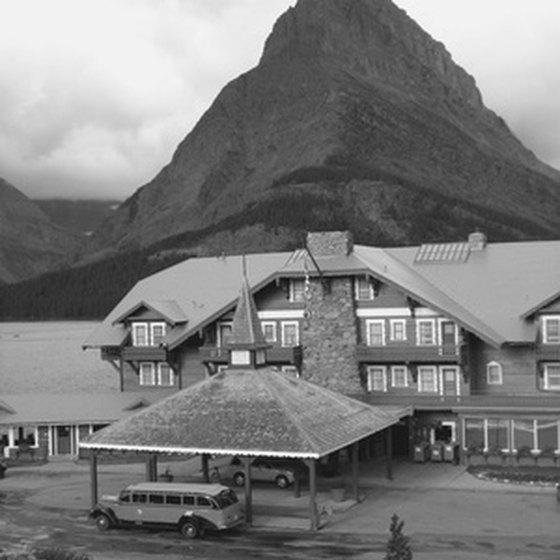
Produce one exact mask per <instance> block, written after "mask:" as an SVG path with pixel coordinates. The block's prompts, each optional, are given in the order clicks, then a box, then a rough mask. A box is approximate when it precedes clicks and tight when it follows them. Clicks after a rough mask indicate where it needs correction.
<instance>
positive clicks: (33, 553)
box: [0, 548, 91, 560]
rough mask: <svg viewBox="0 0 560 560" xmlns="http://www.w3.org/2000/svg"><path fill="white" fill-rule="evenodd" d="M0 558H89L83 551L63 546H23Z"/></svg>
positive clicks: (78, 559) (52, 559)
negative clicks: (21, 548)
mask: <svg viewBox="0 0 560 560" xmlns="http://www.w3.org/2000/svg"><path fill="white" fill-rule="evenodd" d="M0 560H91V558H90V556H89V555H88V554H86V553H85V552H79V551H75V550H65V549H63V548H31V549H28V548H24V549H23V550H19V551H12V552H7V553H1V554H0Z"/></svg>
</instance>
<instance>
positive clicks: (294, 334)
mask: <svg viewBox="0 0 560 560" xmlns="http://www.w3.org/2000/svg"><path fill="white" fill-rule="evenodd" d="M244 268H245V270H246V276H247V281H248V283H249V287H250V290H251V294H252V297H253V299H254V301H255V305H256V308H257V313H258V319H259V321H260V326H261V329H262V332H263V334H264V337H265V339H266V342H267V344H268V347H267V348H266V350H265V352H266V356H265V357H264V359H265V360H266V363H267V364H270V365H273V366H276V367H277V368H278V369H279V370H281V371H283V372H284V373H285V374H286V375H287V376H295V377H300V378H303V379H304V380H306V381H310V382H312V383H315V384H317V385H320V386H323V387H325V388H328V389H331V390H335V391H338V392H340V393H343V394H345V395H348V396H352V397H355V398H357V399H359V400H362V401H365V402H367V403H370V404H372V405H375V406H378V407H391V408H392V410H396V409H400V410H407V411H408V415H407V416H406V417H404V418H402V420H401V421H400V422H399V423H398V424H397V425H395V426H393V427H392V452H393V453H394V454H397V455H401V456H408V457H410V458H411V459H418V454H419V453H421V454H422V455H424V454H425V457H428V453H429V446H430V445H431V444H435V443H436V442H445V443H447V444H454V445H456V449H457V451H458V453H460V456H461V459H463V460H466V459H467V458H470V457H476V456H480V457H484V458H485V460H489V459H490V460H492V459H493V458H494V459H496V460H504V459H505V458H511V460H520V459H523V458H527V459H528V460H531V461H538V462H539V463H543V464H546V463H547V462H551V461H553V462H554V463H557V462H558V458H559V457H560V241H530V242H513V243H488V242H487V239H486V237H485V236H484V234H482V233H479V232H476V233H473V234H471V235H470V236H469V238H468V240H465V241H463V242H455V243H437V244H425V245H421V246H417V247H396V248H379V247H370V246H364V245H358V244H354V243H353V239H352V236H351V234H350V233H349V232H335V231H331V232H312V233H309V234H308V236H307V241H306V243H305V247H303V248H301V249H298V250H295V251H292V252H278V253H263V254H251V255H246V256H243V255H233V256H221V257H208V258H191V259H188V260H186V261H184V262H181V263H179V264H177V265H175V266H172V267H170V268H168V269H166V270H163V271H161V272H159V273H157V274H154V275H152V276H150V277H148V278H145V279H144V280H142V281H140V282H138V283H137V284H136V285H135V286H134V287H133V288H132V289H131V290H130V292H129V293H128V294H127V295H126V296H125V297H124V298H123V299H122V301H121V302H120V303H119V304H118V305H117V306H116V307H115V308H114V309H113V310H112V311H111V312H110V314H109V315H108V316H107V317H106V318H105V319H104V320H103V321H102V322H101V323H100V324H99V326H98V327H97V328H96V329H95V330H94V331H93V332H92V334H91V335H90V336H89V337H88V339H87V340H86V341H85V342H84V348H86V349H90V350H91V349H94V350H98V351H100V354H101V358H102V359H103V360H105V361H106V362H107V363H109V364H111V365H112V366H113V368H114V370H115V375H117V376H118V379H119V386H120V391H119V393H118V394H115V395H112V396H111V398H108V397H103V399H101V398H99V397H96V396H95V395H91V396H90V398H89V399H88V397H87V396H82V397H80V399H79V400H76V399H74V401H73V402H74V404H71V403H70V402H67V403H64V402H63V401H64V399H60V398H59V400H58V401H57V403H58V404H53V403H49V402H46V401H45V403H46V404H45V403H43V404H42V405H40V406H39V405H37V404H36V405H32V406H28V404H29V403H27V404H26V402H27V401H26V400H25V399H27V398H32V397H31V396H13V397H12V398H8V397H6V396H3V400H2V401H0V424H1V425H2V426H1V427H2V430H3V432H4V434H5V435H4V436H3V439H5V440H6V441H5V442H4V445H5V450H4V452H5V454H6V456H10V455H13V454H14V453H17V452H18V449H19V448H20V446H21V442H22V441H24V442H27V443H28V445H27V447H32V448H35V449H37V448H41V447H42V448H43V451H44V454H45V455H57V454H63V453H71V454H72V453H77V450H78V448H79V443H80V440H81V439H83V438H85V437H86V436H87V435H88V434H91V433H92V432H93V431H96V430H97V429H99V428H100V427H102V426H104V425H106V424H108V423H111V422H113V421H116V420H119V419H122V418H123V417H126V416H127V415H129V414H132V413H134V412H135V411H136V410H138V409H139V408H142V407H145V406H148V405H150V404H152V403H155V402H157V401H158V400H160V399H162V398H163V397H166V396H169V395H170V394H173V393H174V392H177V391H180V390H181V389H184V388H186V387H188V386H190V385H192V384H194V383H196V382H197V381H200V380H203V379H205V378H208V377H210V376H213V375H215V374H216V373H217V372H220V371H221V370H223V369H225V368H227V367H228V360H229V355H230V352H229V351H230V346H229V344H228V337H229V336H230V335H231V330H232V320H233V316H234V312H235V309H236V305H237V302H238V296H239V286H240V285H241V278H242V277H243V270H244ZM33 398H34V397H33ZM43 400H44V399H43ZM41 406H43V408H45V407H47V408H46V409H45V411H44V414H43V416H45V418H42V417H41V418H39V417H38V416H37V414H38V412H37V414H35V416H33V415H31V416H33V417H31V416H30V411H31V410H33V411H40V410H41ZM53 411H56V414H55V416H56V417H52V418H51V416H53V414H54V412H53ZM366 445H367V449H366V450H365V452H366V453H368V454H370V453H373V454H374V455H378V454H383V453H384V452H385V451H386V439H385V438H384V436H383V434H376V435H375V436H372V438H371V441H369V442H368V443H367V444H366Z"/></svg>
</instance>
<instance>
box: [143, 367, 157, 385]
mask: <svg viewBox="0 0 560 560" xmlns="http://www.w3.org/2000/svg"><path fill="white" fill-rule="evenodd" d="M154 366H155V364H153V363H152V362H142V363H141V364H140V385H155V384H156V373H155V367H154Z"/></svg>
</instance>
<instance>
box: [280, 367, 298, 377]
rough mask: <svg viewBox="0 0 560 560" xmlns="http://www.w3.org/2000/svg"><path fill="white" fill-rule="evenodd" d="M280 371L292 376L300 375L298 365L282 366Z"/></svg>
mask: <svg viewBox="0 0 560 560" xmlns="http://www.w3.org/2000/svg"><path fill="white" fill-rule="evenodd" d="M280 371H281V372H282V373H284V374H285V375H289V376H291V377H300V373H299V370H298V368H297V367H296V366H281V367H280Z"/></svg>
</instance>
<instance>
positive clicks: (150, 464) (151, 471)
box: [146, 453, 157, 482]
mask: <svg viewBox="0 0 560 560" xmlns="http://www.w3.org/2000/svg"><path fill="white" fill-rule="evenodd" d="M146 481H147V482H156V481H157V455H156V454H155V453H149V454H148V455H147V456H146Z"/></svg>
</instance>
